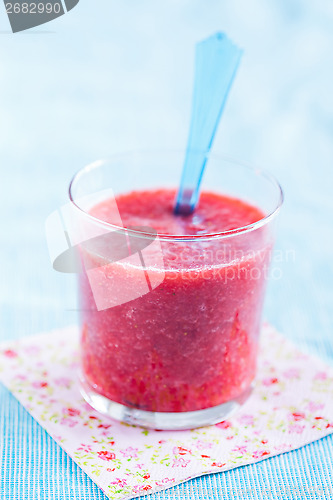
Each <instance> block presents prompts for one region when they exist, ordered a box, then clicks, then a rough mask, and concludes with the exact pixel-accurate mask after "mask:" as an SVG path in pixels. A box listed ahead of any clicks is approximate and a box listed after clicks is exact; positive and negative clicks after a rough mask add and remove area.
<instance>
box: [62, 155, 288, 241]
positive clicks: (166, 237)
mask: <svg viewBox="0 0 333 500" xmlns="http://www.w3.org/2000/svg"><path fill="white" fill-rule="evenodd" d="M180 152H183V153H184V152H185V151H184V150H183V151H182V150H179V149H178V150H172V149H166V150H163V149H162V150H133V151H126V152H123V153H118V154H114V155H112V156H110V157H108V158H103V159H100V160H95V161H94V162H91V163H89V164H88V165H86V166H85V167H82V168H80V169H79V170H78V171H77V172H76V173H75V174H74V175H73V177H72V179H71V181H70V184H69V188H68V195H69V199H70V201H71V203H72V204H73V205H74V207H75V208H76V209H78V210H79V211H80V212H81V213H83V214H84V215H85V216H86V217H88V218H89V219H90V220H91V221H94V222H95V223H98V224H102V225H103V226H106V227H109V228H110V229H112V230H117V231H119V230H120V231H121V230H122V231H126V233H128V234H130V235H131V236H134V237H135V236H136V237H140V238H150V239H151V237H152V234H153V233H151V232H148V231H140V230H137V229H130V228H127V227H126V226H117V225H116V224H111V223H109V222H106V221H104V220H102V219H99V218H97V217H94V216H93V215H91V214H90V213H89V212H87V211H86V210H84V209H82V208H81V207H80V206H79V205H78V204H77V203H76V201H75V199H74V196H73V188H74V184H75V182H77V181H78V180H79V178H80V177H81V176H82V175H83V174H84V173H87V172H89V171H91V170H94V169H97V168H99V167H101V166H103V165H107V164H110V163H111V162H113V161H115V160H117V159H121V158H124V157H126V156H134V155H144V154H158V153H159V154H161V153H162V154H171V153H178V154H179V153H180ZM198 153H199V152H198ZM205 156H206V158H212V159H215V160H217V161H218V160H220V161H227V162H229V163H233V164H235V165H237V166H240V167H243V168H245V169H247V170H248V171H252V172H253V173H254V174H255V175H257V176H258V177H260V176H261V177H262V178H265V179H266V180H267V181H269V182H270V183H271V184H272V185H273V186H274V187H275V188H276V189H277V192H278V201H277V203H276V206H275V208H274V209H273V210H272V211H270V213H268V214H267V215H265V216H264V217H262V218H261V219H259V220H258V221H256V222H253V223H251V224H246V225H244V226H240V227H237V228H235V229H229V230H227V231H219V232H214V233H205V234H193V235H188V234H186V235H179V234H166V233H157V237H158V239H159V240H162V241H183V242H184V241H206V240H211V239H219V238H221V239H224V238H230V237H232V236H236V235H240V234H244V233H248V232H251V231H254V230H256V229H259V228H260V227H263V226H265V225H266V224H268V223H269V222H271V221H272V220H273V219H274V218H275V217H276V216H277V214H278V213H279V211H280V209H281V206H282V204H283V201H284V193H283V190H282V187H281V185H280V183H279V182H278V180H277V179H276V177H275V176H274V175H273V174H271V173H270V172H268V171H267V170H265V169H263V168H259V167H254V166H252V165H249V164H246V163H245V162H243V161H238V160H236V159H234V158H230V157H228V156H225V155H221V154H215V153H213V154H212V153H206V155H205ZM207 168H209V166H208V167H207Z"/></svg>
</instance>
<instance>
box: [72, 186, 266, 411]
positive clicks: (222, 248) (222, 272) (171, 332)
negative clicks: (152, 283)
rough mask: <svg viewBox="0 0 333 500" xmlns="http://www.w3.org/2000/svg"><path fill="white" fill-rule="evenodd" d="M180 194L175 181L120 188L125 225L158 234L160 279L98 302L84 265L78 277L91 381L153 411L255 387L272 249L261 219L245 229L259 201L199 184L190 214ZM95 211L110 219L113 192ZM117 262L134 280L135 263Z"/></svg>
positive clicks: (217, 401) (258, 214)
mask: <svg viewBox="0 0 333 500" xmlns="http://www.w3.org/2000/svg"><path fill="white" fill-rule="evenodd" d="M174 199H175V191H174V190H171V189H170V190H169V189H159V190H147V191H135V192H131V193H129V194H124V195H119V196H118V197H117V204H118V209H119V212H120V215H121V218H122V221H123V224H124V226H125V227H127V226H150V227H152V228H154V229H155V230H156V231H157V233H158V235H159V239H160V244H161V248H162V252H163V260H164V270H163V272H164V273H165V278H164V281H163V282H162V283H161V284H160V285H159V286H157V287H156V288H155V289H153V290H152V291H151V292H149V293H147V294H145V295H142V296H141V297H138V298H136V299H134V300H131V301H129V302H126V303H124V304H122V305H118V306H116V307H112V308H109V309H106V310H100V311H98V310H97V308H96V306H95V303H94V298H93V295H92V291H91V288H90V284H89V282H88V279H87V275H86V274H85V272H83V273H82V274H81V276H80V283H79V289H80V308H81V316H82V318H81V320H82V322H81V324H82V337H81V361H82V363H81V365H82V372H83V376H84V379H85V381H86V383H88V384H89V385H90V386H91V389H92V390H93V391H95V392H96V393H98V394H101V395H103V396H105V397H106V398H108V399H110V400H111V401H113V402H116V403H120V404H122V405H125V406H127V407H130V408H136V409H139V410H146V411H150V412H190V411H195V410H202V409H205V408H211V407H214V406H217V405H221V404H222V403H225V402H228V401H231V400H234V399H236V398H239V397H241V395H242V394H244V393H245V392H246V391H247V390H248V389H249V387H250V385H251V383H252V381H253V379H254V376H255V371H256V358H257V348H258V337H259V330H260V317H261V310H262V303H263V298H264V292H265V282H266V278H267V269H268V265H269V257H270V252H271V242H270V239H269V238H266V233H265V231H266V227H265V226H264V225H263V227H259V228H256V229H255V230H252V231H251V230H249V231H244V230H241V231H239V228H243V227H244V226H248V225H251V224H254V223H255V222H257V221H259V220H261V219H263V218H264V217H265V214H263V213H262V211H261V210H259V209H258V208H256V207H254V206H252V205H250V204H248V203H247V202H245V201H241V200H239V199H235V198H231V197H229V196H223V195H220V194H216V193H213V192H202V193H201V197H200V201H199V204H198V207H197V208H196V210H195V212H194V213H193V214H191V215H188V216H179V215H177V216H175V215H174V213H173V206H174ZM90 214H91V215H93V216H94V217H95V218H97V219H100V220H102V221H105V222H108V223H111V224H112V222H113V221H112V211H111V210H109V204H108V201H103V202H102V203H99V204H97V205H95V206H94V207H93V208H92V209H91V211H90ZM249 229H250V228H249ZM226 231H229V233H225V232H226ZM220 233H225V234H224V237H221V234H220ZM207 235H210V236H209V237H208V236H207ZM181 237H183V238H181ZM88 259H90V260H91V262H92V263H93V261H94V259H95V260H96V262H97V257H96V256H94V255H89V257H88ZM96 265H97V264H96ZM110 266H113V267H115V266H116V267H117V266H118V268H117V274H116V276H117V278H116V279H117V280H118V281H119V287H120V288H121V287H123V286H124V283H125V282H126V280H131V283H132V284H133V283H134V285H135V280H136V279H137V276H138V275H137V270H136V269H135V268H126V266H125V267H122V266H120V265H119V264H118V263H117V262H113V263H112V264H110ZM147 270H148V274H149V275H150V276H152V275H153V274H154V273H160V272H161V269H158V268H152V269H149V268H148V269H147ZM117 284H118V283H117Z"/></svg>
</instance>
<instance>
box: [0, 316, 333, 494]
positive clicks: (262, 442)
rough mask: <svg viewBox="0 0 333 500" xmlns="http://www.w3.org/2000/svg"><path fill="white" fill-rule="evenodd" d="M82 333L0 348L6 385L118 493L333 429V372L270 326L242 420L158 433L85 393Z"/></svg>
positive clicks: (220, 467) (243, 460)
mask: <svg viewBox="0 0 333 500" xmlns="http://www.w3.org/2000/svg"><path fill="white" fill-rule="evenodd" d="M77 350H78V331H77V328H75V327H71V328H67V329H63V330H58V331H55V332H52V333H48V334H43V335H38V336H34V337H30V338H27V339H24V340H20V341H17V342H11V343H6V344H0V381H2V382H3V384H4V385H5V386H6V387H8V389H9V390H10V391H11V392H12V393H13V394H14V395H15V396H16V398H17V399H18V400H19V401H20V402H21V403H22V404H23V405H24V407H25V408H26V409H27V410H28V412H29V413H31V415H32V416H33V417H34V418H35V419H36V420H37V421H38V422H39V423H40V424H41V425H42V427H44V429H46V431H47V432H48V433H49V434H50V435H51V436H52V437H53V438H54V439H55V440H56V441H57V443H59V445H60V446H61V447H62V448H63V449H64V450H65V451H66V452H67V453H68V454H69V455H70V456H71V457H72V459H73V460H74V461H75V462H76V463H77V464H78V465H79V466H80V467H81V468H82V469H83V470H84V471H85V472H86V473H87V474H88V475H89V476H90V477H91V478H92V480H93V481H94V482H95V483H96V484H97V485H98V486H99V487H100V488H101V489H102V490H103V491H104V492H105V493H106V495H107V496H108V497H109V498H112V499H117V500H120V499H128V498H133V497H135V496H140V495H144V494H146V493H152V492H155V491H158V490H163V489H166V488H169V487H171V486H173V485H175V484H179V483H181V482H183V481H187V480H188V479H190V478H193V477H196V476H200V475H202V474H208V473H212V472H220V471H225V470H228V469H232V468H235V467H239V466H240V465H246V464H250V463H253V462H257V461H260V460H263V459H265V458H268V457H272V456H274V455H277V454H279V453H283V452H286V451H289V450H293V449H295V448H299V447H300V446H303V445H305V444H307V443H309V442H311V441H315V440H316V439H319V438H322V437H323V436H326V435H327V434H330V433H331V432H333V370H332V369H329V368H328V367H327V365H325V364H324V363H323V362H322V361H320V360H319V359H315V358H313V357H310V356H308V355H306V354H303V353H301V352H300V351H298V350H297V348H296V347H295V346H294V345H293V344H292V343H290V342H289V341H287V340H286V339H285V338H284V337H283V336H282V335H281V334H279V333H277V332H276V331H275V330H274V329H273V328H272V327H271V326H269V325H267V324H266V325H264V327H263V332H262V339H261V351H260V357H259V366H258V376H257V380H256V385H255V389H254V391H253V393H252V395H251V396H250V398H249V399H248V401H247V402H246V403H245V405H244V406H243V407H242V408H241V410H240V411H239V412H238V413H237V414H236V415H235V416H233V417H232V418H230V419H228V420H225V421H223V422H221V423H219V424H217V425H214V426H210V427H204V428H201V429H196V430H192V431H175V432H170V431H154V430H149V431H148V430H145V429H142V428H140V427H135V426H132V425H128V424H122V423H119V422H116V421H114V420H111V419H108V418H106V417H103V416H101V415H99V414H98V413H97V412H96V411H94V410H93V409H92V408H91V407H90V406H89V405H88V404H87V403H85V402H84V400H83V399H82V397H81V396H80V393H79V389H78V383H77V378H76V377H77V375H76V373H77Z"/></svg>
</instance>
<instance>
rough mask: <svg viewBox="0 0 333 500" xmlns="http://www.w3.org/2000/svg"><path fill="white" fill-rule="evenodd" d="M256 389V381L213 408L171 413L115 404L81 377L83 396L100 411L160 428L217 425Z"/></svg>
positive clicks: (117, 417) (135, 423)
mask: <svg viewBox="0 0 333 500" xmlns="http://www.w3.org/2000/svg"><path fill="white" fill-rule="evenodd" d="M252 389H253V384H252V385H251V386H250V387H249V388H248V389H247V390H246V391H244V392H243V393H242V394H241V395H240V396H239V397H238V398H236V399H233V400H232V401H228V402H226V403H223V404H221V405H218V406H213V407H212V408H205V409H204V410H196V411H185V412H170V413H169V412H152V411H144V410H137V409H136V408H130V407H128V406H125V405H122V404H120V403H115V402H114V401H111V400H110V399H108V398H106V397H105V396H102V395H101V394H99V393H98V392H96V391H94V389H93V388H92V387H91V386H90V385H89V384H88V383H87V382H86V381H85V380H84V379H83V378H81V379H80V391H81V394H82V396H83V397H84V399H85V400H86V402H87V403H89V404H90V406H92V407H93V408H94V409H95V410H97V411H98V412H99V413H101V414H103V415H107V416H109V417H111V418H113V419H115V420H119V421H121V422H125V423H127V424H132V425H139V426H141V427H146V428H149V429H157V430H185V429H195V428H196V427H205V426H207V425H213V424H217V423H218V422H221V421H222V420H225V419H226V418H228V417H230V416H231V415H233V414H234V413H235V412H236V411H237V410H238V409H239V407H240V406H241V405H242V404H244V403H245V401H246V400H247V398H248V397H249V395H250V394H251V392H252Z"/></svg>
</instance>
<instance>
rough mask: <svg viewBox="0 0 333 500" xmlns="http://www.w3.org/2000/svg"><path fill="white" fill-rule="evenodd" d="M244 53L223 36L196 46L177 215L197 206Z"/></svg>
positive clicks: (217, 35)
mask: <svg viewBox="0 0 333 500" xmlns="http://www.w3.org/2000/svg"><path fill="white" fill-rule="evenodd" d="M242 52H243V51H242V50H241V49H239V48H238V47H237V46H236V45H234V44H233V43H232V42H231V40H229V38H228V37H227V36H226V35H225V34H224V33H216V34H215V35H213V36H211V37H209V38H207V39H206V40H203V41H202V42H200V43H198V44H197V46H196V54H195V78H194V91H193V104H192V118H191V126H190V132H189V138H188V143H187V151H186V157H185V161H184V166H183V172H182V178H181V183H180V188H179V191H178V193H177V197H176V204H175V210H174V211H175V214H180V215H187V214H190V213H192V212H193V211H194V209H195V207H196V205H197V202H198V198H199V189H200V183H201V179H202V175H203V172H204V169H205V165H206V161H207V154H208V152H209V151H210V149H211V146H212V143H213V140H214V137H215V133H216V130H217V126H218V124H219V121H220V118H221V115H222V111H223V108H224V105H225V102H226V100H227V96H228V93H229V90H230V88H231V85H232V82H233V79H234V77H235V74H236V71H237V68H238V65H239V62H240V58H241V55H242Z"/></svg>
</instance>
